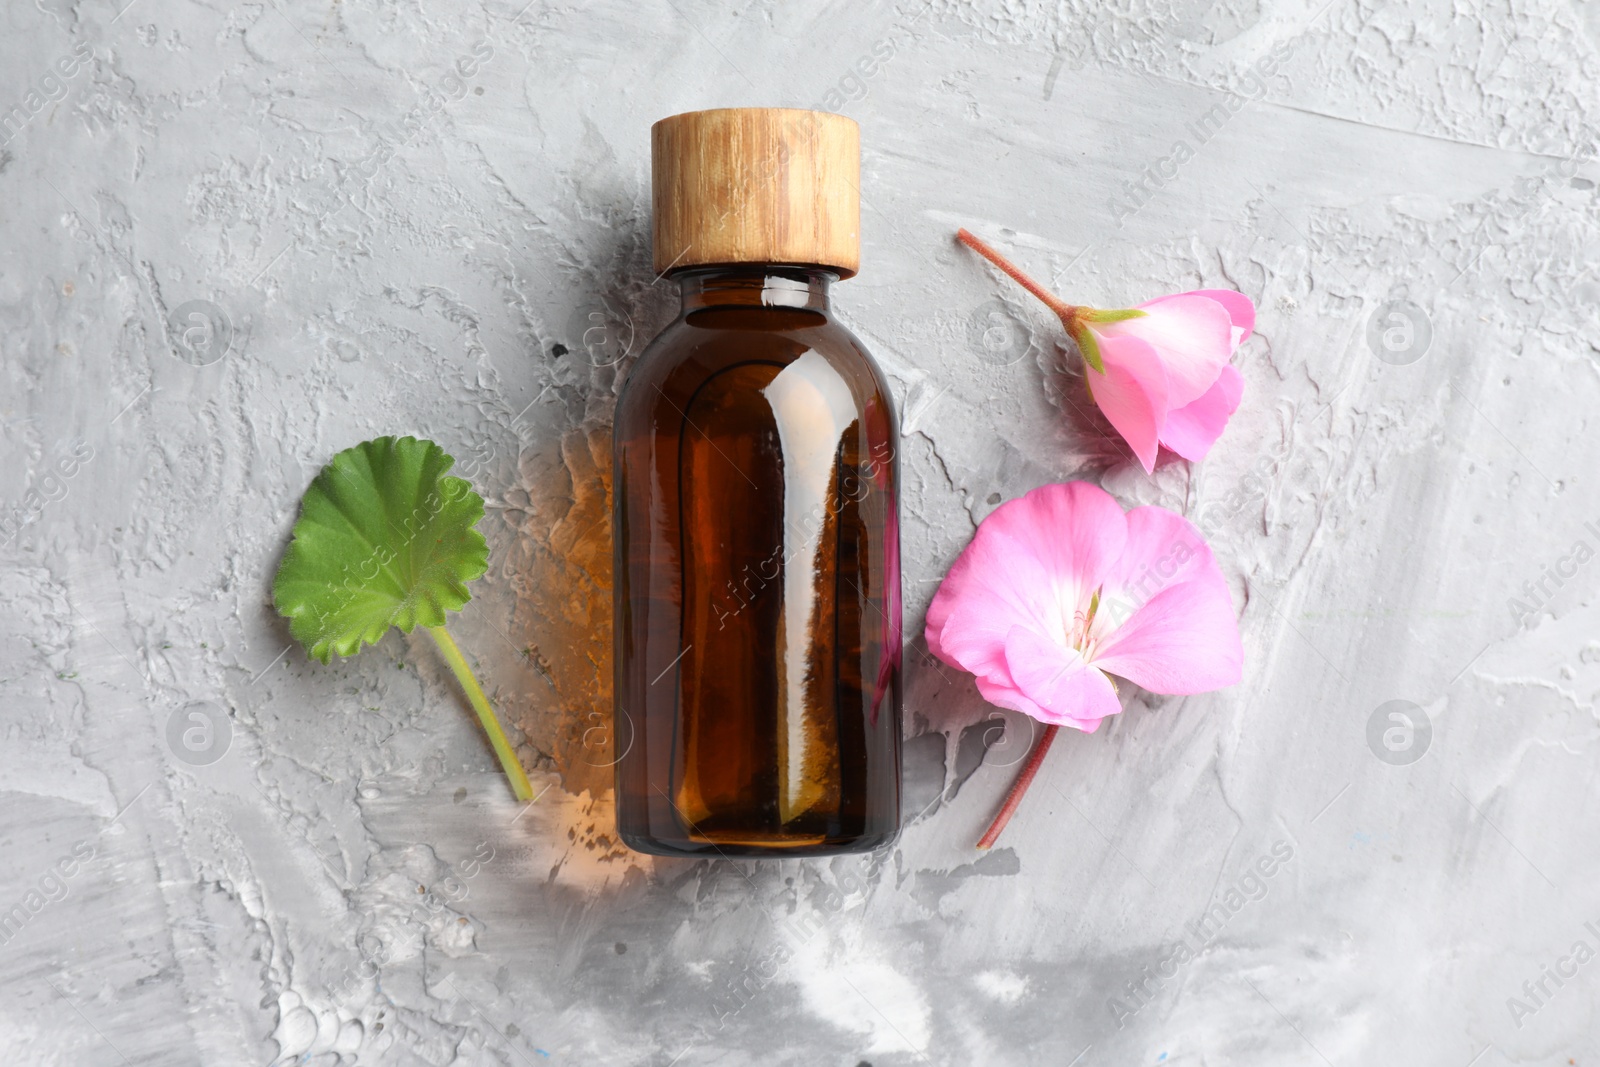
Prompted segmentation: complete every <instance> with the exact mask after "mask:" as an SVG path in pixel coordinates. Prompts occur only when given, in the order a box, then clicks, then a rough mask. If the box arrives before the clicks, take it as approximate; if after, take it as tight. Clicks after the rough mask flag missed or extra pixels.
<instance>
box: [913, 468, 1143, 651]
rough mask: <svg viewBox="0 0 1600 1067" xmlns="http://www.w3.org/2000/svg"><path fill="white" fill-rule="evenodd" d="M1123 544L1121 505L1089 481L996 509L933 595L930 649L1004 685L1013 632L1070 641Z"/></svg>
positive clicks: (1030, 495)
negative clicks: (1022, 629)
mask: <svg viewBox="0 0 1600 1067" xmlns="http://www.w3.org/2000/svg"><path fill="white" fill-rule="evenodd" d="M1126 540H1127V522H1126V520H1125V519H1124V518H1123V514H1122V508H1121V507H1120V506H1118V504H1117V502H1116V501H1115V500H1113V499H1112V498H1111V494H1109V493H1107V492H1106V491H1105V490H1104V489H1101V488H1099V487H1098V486H1094V485H1090V484H1089V483H1087V482H1068V483H1065V484H1059V485H1045V486H1040V487H1039V488H1038V489H1035V490H1033V491H1032V492H1030V493H1028V494H1027V495H1025V496H1022V497H1019V498H1018V499H1016V500H1011V501H1008V502H1006V503H1004V504H1002V505H1000V507H998V508H996V509H995V510H994V512H993V513H991V514H990V515H989V517H988V518H986V519H984V520H983V523H982V524H981V525H980V526H979V527H978V532H977V533H976V534H975V535H973V538H972V543H971V544H969V545H968V546H967V547H966V548H965V549H964V550H963V551H962V553H961V555H960V556H959V557H958V558H957V559H956V562H955V564H954V565H953V566H951V568H950V573H949V574H948V575H947V576H946V577H945V579H944V581H943V582H942V583H941V584H940V586H939V591H938V592H937V593H935V594H934V597H933V603H932V604H931V605H929V607H928V618H927V637H928V647H929V649H930V650H931V651H932V652H933V653H934V654H935V655H936V656H938V657H939V658H940V659H942V660H944V661H945V662H946V663H949V664H951V665H952V666H957V667H960V668H962V669H963V670H967V671H971V672H972V673H973V674H976V675H979V676H980V677H993V678H996V679H999V678H1001V677H1002V676H1004V675H1005V670H1004V668H1005V642H1006V635H1007V634H1008V633H1009V632H1010V630H1011V628H1012V627H1013V626H1015V625H1017V624H1019V623H1020V624H1022V625H1027V626H1032V627H1033V628H1034V629H1035V630H1036V631H1037V632H1039V633H1043V634H1052V635H1059V638H1060V641H1061V643H1062V644H1063V645H1066V644H1068V643H1069V635H1070V633H1071V630H1072V628H1073V626H1074V623H1075V619H1076V616H1077V615H1078V614H1079V613H1080V612H1082V611H1084V610H1085V609H1086V608H1087V607H1088V603H1089V596H1090V594H1091V593H1092V592H1093V590H1094V589H1096V588H1097V587H1099V585H1100V584H1101V583H1102V582H1103V581H1104V578H1105V575H1106V573H1107V572H1108V571H1109V569H1110V568H1111V566H1112V564H1113V563H1114V562H1115V561H1116V560H1117V558H1118V557H1120V556H1121V555H1122V550H1123V544H1124V542H1125V541H1126Z"/></svg>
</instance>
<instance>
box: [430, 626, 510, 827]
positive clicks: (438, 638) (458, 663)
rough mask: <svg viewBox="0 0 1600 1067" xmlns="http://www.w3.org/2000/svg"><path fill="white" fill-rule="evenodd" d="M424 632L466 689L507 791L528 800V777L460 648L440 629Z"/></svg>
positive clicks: (447, 633) (437, 627)
mask: <svg viewBox="0 0 1600 1067" xmlns="http://www.w3.org/2000/svg"><path fill="white" fill-rule="evenodd" d="M424 629H425V630H427V631H428V632H429V633H430V634H432V635H433V639H434V641H435V642H437V643H438V645H439V651H440V652H443V653H444V658H445V662H446V663H448V664H450V669H451V670H452V671H454V672H455V676H456V681H458V682H460V683H461V688H462V689H464V690H466V692H467V699H468V700H469V701H471V702H472V710H473V711H476V712H477V713H478V721H479V722H481V723H482V724H483V732H484V733H486V734H488V735H489V743H490V744H491V745H493V746H494V752H495V755H497V756H499V757H500V766H501V767H502V768H504V769H505V772H506V777H507V778H510V779H511V791H512V792H513V793H515V794H516V795H517V799H518V800H532V799H533V786H532V785H530V784H529V783H528V775H527V773H526V772H525V771H524V770H523V769H522V764H521V763H520V762H518V760H517V754H516V753H515V752H513V751H512V750H511V742H510V741H507V740H506V735H505V731H503V730H501V729H500V720H499V719H496V718H495V716H494V708H493V707H492V706H490V704H489V698H488V697H486V696H484V695H483V688H482V687H481V686H479V685H478V679H477V678H476V677H475V676H474V675H473V673H472V668H471V667H469V666H467V661H466V657H464V656H462V655H461V649H459V648H457V647H456V643H455V641H454V640H453V639H452V638H451V637H450V633H449V631H447V630H446V629H445V628H444V627H443V626H426V627H424Z"/></svg>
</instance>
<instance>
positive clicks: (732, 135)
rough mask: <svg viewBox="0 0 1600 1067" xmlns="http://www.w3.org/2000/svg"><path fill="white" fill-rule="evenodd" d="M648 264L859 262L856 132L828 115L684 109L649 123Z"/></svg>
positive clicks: (849, 267) (662, 267)
mask: <svg viewBox="0 0 1600 1067" xmlns="http://www.w3.org/2000/svg"><path fill="white" fill-rule="evenodd" d="M650 170H651V178H652V181H651V187H652V189H651V192H652V195H651V200H652V207H653V210H654V213H655V220H654V246H655V268H656V270H657V271H658V272H661V273H665V272H667V271H678V270H682V269H684V268H685V267H699V266H707V265H711V264H732V263H785V264H796V265H806V266H817V267H826V268H827V269H829V270H836V271H838V272H839V276H840V277H841V278H848V277H850V276H851V275H853V274H855V272H856V268H857V267H859V266H860V263H861V194H860V191H859V188H858V186H859V184H860V179H861V129H860V127H859V126H857V125H856V124H855V121H854V120H853V119H847V118H845V117H844V116H843V115H832V114H829V113H828V112H826V111H801V110H797V109H794V108H781V107H736V108H718V109H716V110H713V111H689V112H685V113H684V114H681V115H673V116H672V117H670V118H665V119H662V120H661V121H660V122H658V123H656V124H655V125H654V126H652V127H651V128H650Z"/></svg>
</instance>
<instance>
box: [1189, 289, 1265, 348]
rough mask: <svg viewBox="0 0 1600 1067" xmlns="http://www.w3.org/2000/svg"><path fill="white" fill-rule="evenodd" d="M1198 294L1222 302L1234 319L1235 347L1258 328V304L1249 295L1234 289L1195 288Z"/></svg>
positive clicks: (1195, 293) (1229, 316) (1195, 292)
mask: <svg viewBox="0 0 1600 1067" xmlns="http://www.w3.org/2000/svg"><path fill="white" fill-rule="evenodd" d="M1192 292H1193V293H1194V295H1196V296H1209V297H1210V298H1211V299H1213V300H1215V301H1216V302H1217V303H1219V304H1221V305H1222V306H1223V307H1224V308H1225V309H1226V310H1227V312H1228V318H1230V319H1232V320H1233V347H1234V348H1238V347H1239V346H1240V345H1242V344H1244V342H1245V340H1246V339H1247V338H1248V337H1249V336H1250V335H1251V334H1252V333H1254V332H1255V329H1256V306H1255V304H1254V303H1252V302H1251V300H1250V298H1249V297H1248V296H1245V295H1244V294H1243V293H1236V292H1234V291H1233V290H1232V289H1195V290H1192Z"/></svg>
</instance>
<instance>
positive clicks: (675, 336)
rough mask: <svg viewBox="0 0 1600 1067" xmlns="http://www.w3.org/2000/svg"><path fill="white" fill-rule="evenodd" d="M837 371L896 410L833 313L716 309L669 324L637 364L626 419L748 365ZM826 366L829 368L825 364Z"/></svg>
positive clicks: (624, 406)
mask: <svg viewBox="0 0 1600 1067" xmlns="http://www.w3.org/2000/svg"><path fill="white" fill-rule="evenodd" d="M802 359H804V360H805V366H806V373H808V374H812V375H815V374H819V373H824V374H827V373H831V375H836V376H837V377H838V378H839V379H840V380H841V381H842V382H843V383H844V384H845V386H846V387H848V389H849V391H850V393H851V394H852V396H853V397H854V398H855V401H856V403H857V405H858V406H859V407H861V408H862V409H865V408H866V407H867V405H868V404H869V403H870V404H872V406H874V407H878V408H884V407H888V408H892V404H891V403H890V392H889V386H888V382H887V380H886V379H885V378H884V375H883V371H882V369H881V368H879V366H878V364H877V362H876V361H875V360H874V359H873V358H872V355H871V353H869V352H868V351H867V348H866V346H865V345H864V344H863V343H862V342H861V340H860V338H858V337H856V335H855V334H854V333H852V332H851V331H850V329H849V328H848V327H846V326H845V325H844V324H843V323H841V322H839V321H838V319H836V318H835V317H833V316H832V315H830V314H827V313H824V312H819V311H813V310H801V309H765V308H761V309H747V308H727V309H724V308H713V309H706V310H703V311H698V312H694V313H691V314H690V315H688V316H685V317H680V318H678V319H676V320H675V321H673V322H672V323H670V324H668V325H667V327H666V328H665V329H663V330H662V331H661V332H660V333H659V334H657V335H656V337H655V338H654V339H653V340H652V341H651V342H650V343H649V344H648V345H646V346H645V348H644V350H643V351H642V352H641V353H640V354H639V358H638V359H637V360H636V361H635V362H634V364H633V366H632V367H631V368H630V369H629V371H628V375H627V379H626V380H625V381H624V383H623V388H622V392H621V395H620V396H619V398H618V402H617V404H618V417H619V420H620V419H622V418H624V417H626V415H627V414H628V413H630V412H640V413H641V414H642V411H641V409H647V408H653V407H655V406H657V405H659V404H664V403H666V402H669V401H670V402H672V403H675V404H681V403H683V402H684V401H685V400H686V399H687V398H689V397H691V396H692V395H693V394H694V393H695V392H697V391H698V390H699V388H700V387H701V386H702V385H703V384H705V382H707V381H709V380H711V379H712V378H715V377H717V376H718V375H719V374H721V373H722V372H724V371H727V370H731V369H732V368H734V367H738V366H743V365H747V364H752V363H756V364H768V365H770V366H772V367H773V368H774V370H781V369H783V368H786V367H788V366H790V365H791V364H795V363H797V362H799V361H801V360H802ZM824 368H826V369H824Z"/></svg>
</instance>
